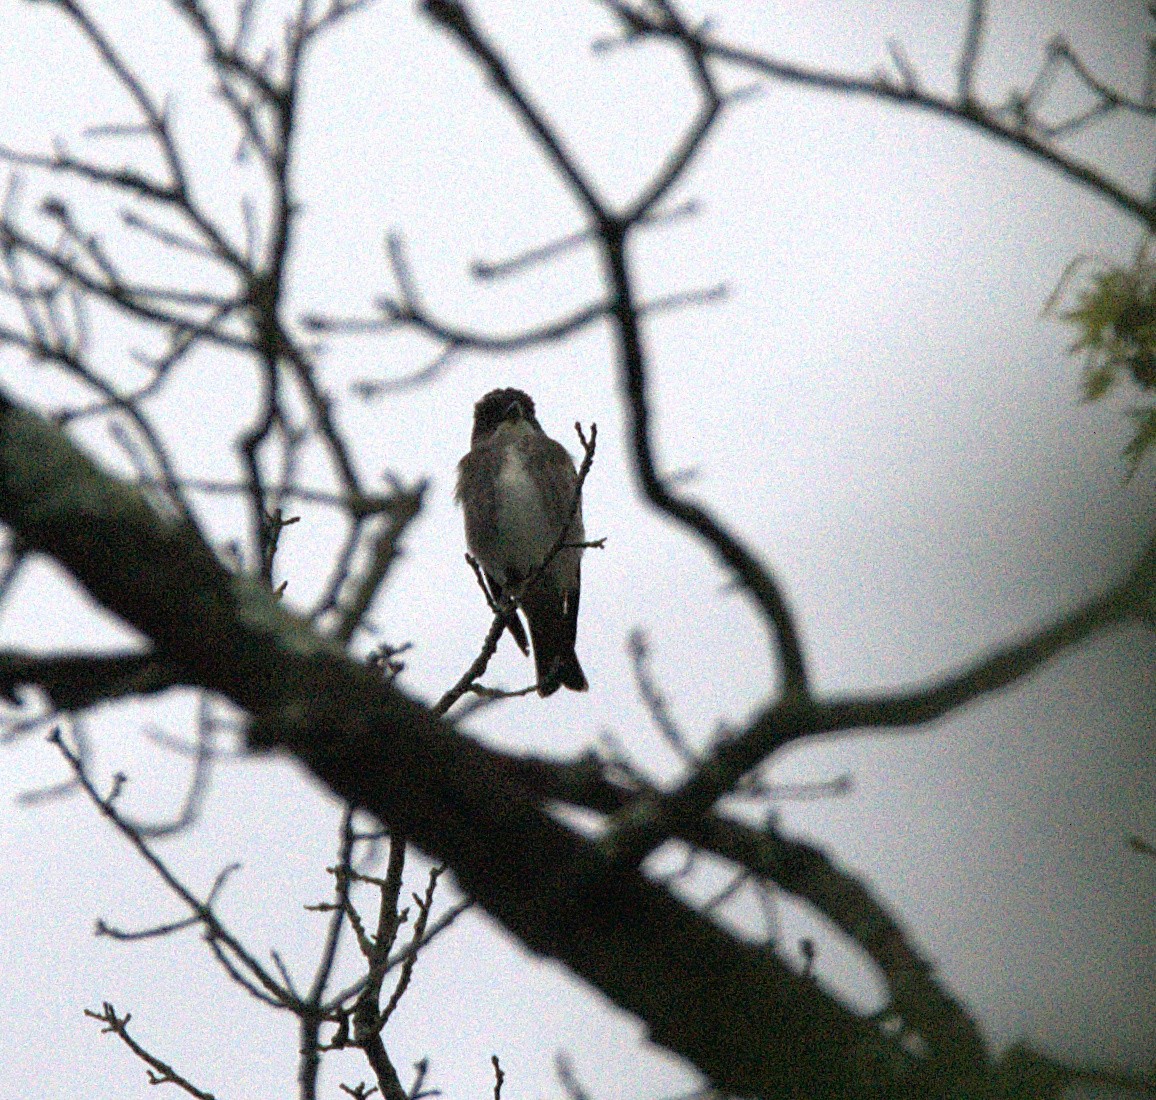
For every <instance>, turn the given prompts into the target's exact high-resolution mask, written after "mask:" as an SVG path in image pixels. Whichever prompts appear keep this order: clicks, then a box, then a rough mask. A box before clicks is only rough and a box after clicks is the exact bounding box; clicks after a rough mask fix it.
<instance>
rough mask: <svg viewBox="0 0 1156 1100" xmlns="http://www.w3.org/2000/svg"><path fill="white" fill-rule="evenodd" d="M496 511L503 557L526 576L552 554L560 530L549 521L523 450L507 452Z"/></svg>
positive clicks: (498, 485)
mask: <svg viewBox="0 0 1156 1100" xmlns="http://www.w3.org/2000/svg"><path fill="white" fill-rule="evenodd" d="M497 508H498V523H497V529H498V531H499V532H500V534H499V540H500V542H501V543H502V552H501V557H502V558H503V559H504V561H505V563H506V565H507V567H508V568H512V569H515V570H517V571H518V573H519V574H521V575H522V576H523V577H524V576H526V575H527V574H528V573H529V572H530V571H531V570H533V569H535V568H536V567H537V566H538V565H540V564H541V563H542V561H543V559H545V557H546V555H547V554H549V553H550V550H551V549H552V548H553V546H554V540H555V539H556V538H557V531H553V530H552V529H551V526H550V523H549V521H548V520H547V518H546V514H545V510H544V509H543V506H542V495H541V493H540V492H539V491H538V487H537V486H536V485H535V484H534V481H533V479H532V478H531V477H530V474H529V471H528V470H527V469H526V462H525V458H524V456H523V453H522V449H521V448H520V447H516V446H515V447H507V448H506V449H505V455H504V456H503V459H502V466H501V469H500V470H499V471H498V483H497Z"/></svg>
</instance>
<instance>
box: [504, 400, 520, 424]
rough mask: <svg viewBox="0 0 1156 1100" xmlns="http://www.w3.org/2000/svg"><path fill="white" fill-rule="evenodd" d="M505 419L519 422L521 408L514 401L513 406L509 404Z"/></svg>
mask: <svg viewBox="0 0 1156 1100" xmlns="http://www.w3.org/2000/svg"><path fill="white" fill-rule="evenodd" d="M506 419H507V420H521V419H522V406H521V405H519V404H518V402H517V401H515V402H514V403H513V404H511V405H510V407H509V408H508V409H507V410H506Z"/></svg>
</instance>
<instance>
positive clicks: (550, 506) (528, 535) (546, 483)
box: [455, 389, 589, 696]
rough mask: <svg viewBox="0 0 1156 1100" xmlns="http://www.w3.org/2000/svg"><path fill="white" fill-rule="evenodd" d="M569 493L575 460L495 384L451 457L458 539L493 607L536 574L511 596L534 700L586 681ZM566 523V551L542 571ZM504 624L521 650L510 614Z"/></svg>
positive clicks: (512, 394)
mask: <svg viewBox="0 0 1156 1100" xmlns="http://www.w3.org/2000/svg"><path fill="white" fill-rule="evenodd" d="M577 492H578V473H577V471H576V470H575V468H574V460H573V459H572V458H571V457H570V454H569V452H568V451H567V450H566V448H565V447H563V446H562V444H561V443H558V442H557V441H556V440H553V439H551V438H550V437H549V436H548V435H547V434H546V433H545V432H544V431H543V430H542V425H541V424H539V423H538V418H537V416H536V415H535V412H534V401H533V399H532V398H531V397H530V395H529V394H527V393H523V392H522V391H521V390H516V389H496V390H491V391H490V392H489V393H487V394H486V395H485V396H484V397H483V398H482V399H481V400H480V401H478V402H477V404H475V405H474V425H473V431H472V433H471V435H470V450H469V453H467V454H466V455H464V456H463V457H462V459H461V461H460V462H459V463H458V482H457V491H456V493H455V497H456V499H457V501H458V503H459V504H460V505H461V506H462V512H463V514H464V517H465V527H466V545H467V547H468V548H469V551H470V553H471V554H472V555H473V556H474V558H475V559H476V560H477V561H478V564H479V565H480V566H481V568H482V573H483V575H484V576H485V580H486V585H487V587H488V588H489V592H490V596H491V598H492V599H493V600H494V602H495V603H496V604H497V603H500V601H501V600H502V598H503V596H504V595H505V594H506V593H507V592H511V591H512V592H514V593H517V592H518V589H519V588H520V587H521V586H523V585H525V584H526V582H527V581H528V580H532V578H534V576H535V573H536V572H538V571H539V570H541V571H540V573H539V574H538V576H537V578H536V579H533V580H532V583H531V584H530V586H529V588H527V589H526V590H525V591H524V592H522V593H521V598H520V607H521V611H522V614H524V615H525V617H526V622H527V623H528V624H529V627H530V639H531V640H532V641H533V643H534V666H535V669H536V672H537V677H538V684H537V687H538V694H539V695H541V696H547V695H553V694H554V692H555V691H557V690H558V688H559V687H565V688H569V689H570V690H571V691H586V690H587V688H588V687H589V685H588V684H587V681H586V674H585V673H584V672H583V671H582V666H581V665H580V664H579V663H578V655H577V653H575V651H574V644H575V640H576V638H577V633H578V600H579V596H580V594H581V590H582V548H581V546H577V545H572V544H577V543H581V542H583V541H584V539H585V528H584V526H583V523H582V500H581V497H580V496H579V498H578V500H577V501H575V493H577ZM572 511H573V518H572V519H571V518H570V517H571V512H572ZM568 519H569V520H570V523H569V527H568V528H567V531H566V544H567V545H566V547H565V548H564V549H561V550H559V551H558V553H557V554H556V555H555V556H554V557H553V558H552V559H551V560H550V562H549V564H548V565H547V566H546V568H545V569H544V570H542V569H541V566H542V564H543V562H545V561H546V559H547V558H548V557H549V556H550V553H551V551H552V550H553V549H554V546H555V544H556V543H557V541H558V537H559V535H560V534H561V531H562V527H563V525H564V524H565V523H566V522H567V520H568ZM503 625H504V628H505V629H506V630H508V631H509V632H510V634H511V636H512V637H513V639H514V641H515V642H516V643H517V644H518V647H519V648H520V649H521V650H522V652H523V653H527V654H528V652H529V648H528V646H527V644H526V632H525V630H524V629H523V627H522V623H521V620H520V619H519V617H518V612H517V610H514V611H511V612H510V614H509V615H508V616H507V617H506V620H505V623H504V624H503Z"/></svg>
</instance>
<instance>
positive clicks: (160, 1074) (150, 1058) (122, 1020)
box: [84, 1001, 216, 1100]
mask: <svg viewBox="0 0 1156 1100" xmlns="http://www.w3.org/2000/svg"><path fill="white" fill-rule="evenodd" d="M84 1014H85V1015H86V1016H87V1017H89V1018H90V1019H92V1020H98V1021H99V1022H100V1023H102V1024H104V1025H105V1026H104V1027H103V1028H102V1030H103V1031H104V1032H105V1033H106V1034H111V1035H115V1036H116V1037H117V1038H118V1039H120V1041H121V1042H122V1043H124V1045H125V1046H126V1047H128V1049H129V1050H131V1051H132V1052H133V1054H135V1055H136V1056H137V1057H138V1058H139V1059H140V1060H141V1061H142V1062H144V1064H145V1065H146V1066H148V1067H149V1074H148V1079H149V1084H150V1085H176V1086H177V1087H178V1088H179V1089H181V1090H182V1091H183V1092H185V1093H188V1095H189V1096H195V1097H196V1098H197V1100H216V1097H214V1096H213V1094H212V1093H211V1092H205V1091H204V1090H203V1089H199V1088H197V1087H196V1085H194V1084H193V1083H192V1082H191V1081H190V1080H189V1079H188V1078H187V1077H185V1076H183V1075H182V1074H180V1073H178V1072H177V1071H176V1070H175V1069H173V1067H172V1066H170V1065H169V1064H168V1063H167V1062H162V1061H161V1060H160V1059H159V1058H158V1057H157V1056H156V1055H155V1054H150V1053H149V1052H148V1051H147V1050H145V1048H144V1047H142V1046H141V1045H140V1043H138V1042H137V1041H136V1039H134V1038H133V1037H132V1036H131V1035H130V1034H129V1033H128V1024H129V1021H130V1020H131V1019H132V1015H131V1013H127V1012H126V1013H125V1014H124V1015H123V1016H118V1015H117V1014H116V1009H115V1008H113V1006H112V1005H111V1004H109V1003H108V1001H105V1002H104V1007H103V1008H102V1009H101V1011H100V1012H93V1011H92V1010H91V1009H88V1008H86V1009H85V1010H84Z"/></svg>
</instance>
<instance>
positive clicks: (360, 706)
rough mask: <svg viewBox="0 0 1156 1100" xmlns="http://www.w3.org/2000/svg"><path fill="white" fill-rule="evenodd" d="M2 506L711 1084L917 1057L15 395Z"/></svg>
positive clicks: (810, 1082)
mask: <svg viewBox="0 0 1156 1100" xmlns="http://www.w3.org/2000/svg"><path fill="white" fill-rule="evenodd" d="M0 520H3V521H4V522H5V523H7V524H8V525H10V526H11V527H12V529H13V530H14V531H16V532H17V533H19V535H20V536H21V538H22V539H23V541H24V543H25V544H26V545H27V546H28V547H29V548H30V549H32V550H34V551H40V552H44V553H49V554H51V555H52V556H53V557H54V558H56V560H57V561H58V562H59V563H60V564H61V565H63V566H64V567H65V568H66V569H68V570H69V571H70V572H71V573H72V574H73V575H74V576H75V577H76V579H77V580H78V581H79V582H80V583H81V584H82V585H84V586H85V587H86V588H87V589H88V591H89V592H90V593H91V594H92V595H93V596H94V597H95V598H96V599H97V600H99V601H100V602H101V603H103V604H104V606H106V607H107V608H109V609H110V610H112V611H114V612H115V613H116V614H118V615H120V616H121V617H122V618H123V619H124V620H125V621H126V622H128V623H130V624H131V625H132V626H134V627H135V628H136V629H137V630H139V631H140V632H141V633H142V634H144V635H146V636H147V637H148V638H149V639H150V640H151V641H152V642H153V644H154V645H155V647H156V649H157V652H158V654H161V655H163V656H164V657H165V659H167V660H169V661H172V662H173V663H174V664H176V665H179V666H180V667H181V668H183V669H184V670H186V676H187V678H188V680H189V682H190V683H195V684H197V685H199V686H202V687H206V688H209V689H211V690H214V691H217V692H219V693H221V694H222V695H224V696H226V697H227V698H229V699H231V700H232V701H233V702H234V703H236V704H237V705H238V706H240V707H242V708H243V709H245V710H247V711H249V712H250V713H251V714H252V715H253V716H254V724H253V727H252V729H251V731H250V740H251V743H252V744H253V745H254V747H265V748H279V749H286V750H288V751H291V752H292V753H294V754H295V755H296V756H297V757H298V758H299V759H301V760H302V762H304V763H305V764H306V765H307V766H308V767H309V768H310V769H311V770H312V771H313V772H314V773H315V774H316V775H317V776H318V777H319V778H321V779H322V780H323V781H324V782H325V783H326V784H328V785H329V786H330V787H331V788H332V789H333V790H334V791H335V792H336V793H337V794H338V795H339V796H341V797H342V798H344V799H345V800H346V801H348V802H350V803H352V804H353V805H356V806H359V807H363V808H365V809H367V810H368V811H369V812H371V813H373V814H374V815H375V816H377V817H378V818H379V819H381V820H385V821H388V822H390V824H391V826H393V827H396V828H398V829H401V830H403V831H405V832H406V833H407V835H409V836H411V837H412V838H413V840H414V842H415V843H416V844H417V845H418V846H419V847H420V848H422V849H423V850H424V851H425V852H426V853H427V854H429V855H431V856H432V857H434V858H435V859H438V860H442V861H444V862H446V863H447V864H448V865H449V866H450V867H451V868H452V869H453V871H454V873H455V875H456V877H457V880H458V883H459V885H460V886H461V888H462V889H463V891H464V892H465V893H466V894H467V895H468V896H470V897H472V898H474V899H475V900H476V901H477V902H479V903H480V904H481V905H482V906H483V907H485V908H486V909H487V911H488V912H489V913H490V914H491V915H492V916H494V917H495V918H496V919H497V920H499V921H500V922H501V923H503V924H504V925H505V926H506V927H507V928H508V929H509V930H510V931H511V932H513V933H514V934H515V935H516V936H518V937H519V938H520V939H521V940H522V942H523V943H525V944H526V945H527V946H528V947H529V948H531V949H532V950H534V951H537V952H539V953H542V954H545V955H548V956H550V957H553V958H557V959H559V960H560V961H562V962H564V963H565V964H566V965H567V966H568V967H569V968H570V969H571V970H572V971H574V972H575V973H576V974H578V975H579V976H581V977H582V978H584V979H585V980H587V981H589V982H590V983H591V984H593V985H594V986H596V987H597V988H599V989H601V990H602V991H603V992H604V993H606V995H607V996H609V997H610V998H612V999H613V1000H614V1001H615V1002H616V1003H617V1004H619V1005H620V1006H621V1007H623V1008H624V1009H626V1010H627V1011H630V1012H633V1013H635V1014H637V1015H638V1016H640V1017H641V1018H642V1019H643V1020H644V1021H645V1022H646V1024H647V1025H648V1028H649V1031H650V1035H651V1038H652V1039H653V1040H654V1041H655V1042H657V1043H660V1044H661V1045H663V1046H666V1047H667V1048H668V1049H670V1050H672V1051H675V1052H678V1053H680V1054H682V1055H683V1056H684V1057H687V1058H689V1059H690V1060H691V1061H693V1062H694V1063H695V1064H696V1065H697V1066H698V1067H699V1068H700V1069H701V1070H702V1071H703V1072H704V1073H705V1074H706V1075H707V1076H708V1077H709V1078H710V1079H711V1080H712V1081H713V1082H714V1083H715V1084H716V1085H718V1086H719V1087H721V1088H723V1089H725V1090H727V1091H730V1092H733V1093H736V1094H741V1095H756V1094H758V1095H769V1094H772V1093H776V1092H779V1091H782V1090H785V1091H789V1092H799V1091H804V1092H810V1093H816V1094H818V1093H832V1094H839V1095H842V1096H845V1097H859V1096H864V1097H865V1096H867V1095H868V1094H869V1093H873V1092H874V1090H875V1086H876V1085H877V1084H878V1081H876V1082H874V1083H869V1082H867V1081H865V1080H864V1079H863V1078H862V1076H861V1074H860V1073H859V1072H858V1070H857V1069H856V1068H855V1067H857V1066H859V1065H862V1064H863V1060H864V1059H867V1060H869V1061H875V1060H876V1059H878V1060H879V1062H880V1064H881V1065H883V1066H886V1067H889V1068H888V1069H886V1070H885V1071H883V1072H884V1074H885V1076H888V1077H891V1078H892V1084H893V1085H898V1082H899V1080H900V1078H902V1079H907V1080H909V1081H910V1082H914V1081H917V1080H918V1079H919V1065H918V1060H917V1059H915V1058H914V1057H912V1056H906V1055H902V1054H900V1052H899V1050H898V1048H896V1047H895V1044H894V1043H893V1041H892V1040H891V1039H888V1038H887V1037H886V1036H884V1035H882V1034H881V1033H880V1032H879V1030H878V1029H877V1028H876V1027H875V1026H874V1025H873V1024H871V1023H870V1022H868V1021H865V1020H862V1019H859V1018H857V1017H856V1016H854V1015H853V1014H852V1013H851V1012H849V1011H848V1010H847V1009H845V1008H843V1007H841V1006H840V1005H839V1004H838V1003H837V1002H835V1001H834V1000H833V999H831V998H830V997H829V996H827V995H826V994H825V993H823V992H822V991H821V990H820V989H819V988H818V987H816V986H814V985H813V984H812V983H811V982H810V981H808V980H806V979H804V978H801V977H799V976H797V975H795V974H793V973H791V972H790V971H789V970H788V969H787V968H786V967H785V966H784V965H783V964H782V962H780V961H779V960H778V959H777V958H776V957H775V956H774V954H773V953H771V952H768V951H766V950H764V949H762V948H759V947H756V946H754V945H750V944H745V943H742V942H740V941H737V940H735V939H734V938H732V937H731V936H729V935H728V934H726V933H725V932H724V931H722V930H721V929H720V928H718V927H716V926H715V925H714V924H712V923H711V922H710V921H709V920H707V919H706V918H704V917H703V916H702V915H700V914H698V913H695V912H694V911H693V910H691V909H689V908H688V907H687V906H686V905H684V904H682V903H680V902H679V901H677V900H676V899H674V898H673V897H672V896H670V895H669V894H668V893H667V892H665V891H664V890H662V889H660V888H658V887H656V886H654V885H653V884H651V883H649V882H648V881H647V880H646V879H645V878H644V877H643V876H642V875H640V874H639V873H638V872H637V871H634V870H631V869H623V868H619V867H615V866H614V865H613V864H612V863H611V862H610V861H608V860H607V859H605V858H604V857H603V856H602V855H601V854H600V852H599V850H598V849H597V847H596V846H595V845H593V844H592V843H590V842H589V841H587V840H585V839H584V838H582V837H580V836H578V835H576V834H574V833H572V832H571V831H569V830H567V829H566V828H564V827H563V826H562V825H561V824H559V823H557V822H556V821H554V820H553V819H552V818H551V817H550V816H549V815H548V814H546V813H545V812H543V811H542V810H541V809H539V808H538V807H537V806H536V805H535V804H534V802H533V801H532V800H531V799H530V798H529V797H528V796H527V794H526V792H525V791H524V790H523V789H522V788H521V787H520V786H519V785H518V784H516V783H514V782H512V781H511V780H510V778H509V777H508V776H507V775H506V774H505V773H504V772H503V770H502V769H501V766H500V761H499V758H498V757H496V756H495V754H493V753H492V752H490V751H488V750H487V749H485V748H483V747H482V746H481V745H479V744H477V743H475V742H472V741H470V740H467V739H465V738H463V737H461V736H460V735H458V734H457V733H455V731H454V730H453V729H452V728H451V727H449V726H447V725H445V724H444V723H442V722H440V721H438V720H437V719H436V718H434V717H433V715H431V714H430V712H429V711H428V710H427V709H426V708H425V707H423V706H422V705H420V704H419V703H417V702H415V701H414V700H411V699H409V698H408V697H406V696H405V695H403V694H402V693H401V692H399V691H397V690H396V689H395V688H394V687H393V686H392V685H390V684H388V683H383V682H382V681H381V680H380V678H379V677H378V676H376V675H375V674H374V673H373V672H372V671H371V670H369V669H367V668H365V667H364V666H361V665H359V664H357V663H356V662H353V661H351V660H349V659H347V658H346V657H345V656H344V654H342V653H341V652H340V651H339V650H338V649H336V648H335V647H334V646H333V645H332V644H331V643H329V642H327V641H326V640H325V639H324V638H322V637H320V636H319V635H318V634H316V633H315V632H314V631H312V630H311V629H310V628H309V626H308V624H307V623H305V622H304V621H303V620H300V619H298V618H296V617H295V616H293V615H292V614H291V613H290V612H289V611H288V610H287V609H286V608H285V607H283V606H282V605H281V603H280V602H279V601H278V600H277V599H276V598H275V597H274V596H273V594H272V593H270V592H268V591H267V590H266V589H264V588H263V587H261V586H260V585H258V584H256V583H255V582H254V581H252V580H251V579H249V578H246V577H238V576H232V575H230V574H229V573H228V572H227V571H226V570H225V569H224V568H223V567H222V566H221V565H220V563H219V562H218V561H217V560H216V558H215V557H214V556H213V554H212V552H211V551H210V550H209V549H208V548H207V547H206V546H204V544H203V543H201V542H200V541H199V539H198V538H197V537H196V535H195V532H192V531H191V530H190V529H189V528H188V527H187V525H184V524H181V523H179V522H174V521H172V520H170V519H168V518H166V517H162V516H159V515H158V514H157V513H155V512H154V511H153V510H152V509H151V508H149V506H148V505H147V504H146V503H145V502H144V501H143V500H142V499H141V498H140V497H139V496H138V495H137V493H136V492H135V491H134V490H132V489H131V488H130V487H129V486H127V485H125V484H124V483H122V482H120V481H117V480H116V479H114V478H112V477H110V476H108V475H107V474H105V473H103V472H102V471H101V470H99V469H98V468H97V467H96V466H95V465H94V464H93V463H92V462H91V461H90V460H89V459H88V458H86V457H85V456H84V455H83V454H81V453H80V452H79V451H78V450H77V449H76V448H75V447H73V446H72V444H71V443H70V442H69V441H68V440H67V438H66V437H65V436H64V435H63V434H62V433H60V431H59V430H58V429H56V428H54V427H53V426H52V425H50V424H48V423H47V422H46V421H44V420H43V419H41V418H40V417H38V416H36V415H34V414H32V413H29V412H26V411H24V410H22V409H20V408H18V407H16V406H14V405H13V404H11V403H10V402H4V403H3V405H2V406H0ZM884 1051H887V1052H889V1053H887V1054H886V1055H884ZM909 1075H911V1076H910V1077H909ZM869 1086H870V1087H869ZM930 1088H931V1084H930V1083H929V1082H924V1083H923V1087H922V1088H921V1091H923V1090H924V1089H930Z"/></svg>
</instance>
